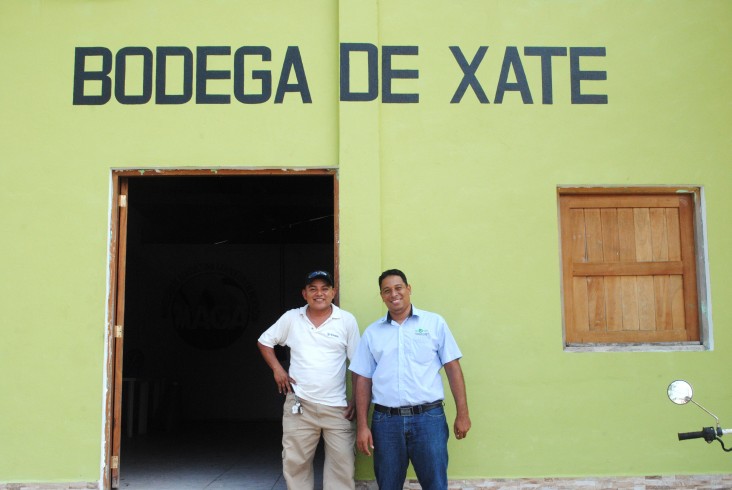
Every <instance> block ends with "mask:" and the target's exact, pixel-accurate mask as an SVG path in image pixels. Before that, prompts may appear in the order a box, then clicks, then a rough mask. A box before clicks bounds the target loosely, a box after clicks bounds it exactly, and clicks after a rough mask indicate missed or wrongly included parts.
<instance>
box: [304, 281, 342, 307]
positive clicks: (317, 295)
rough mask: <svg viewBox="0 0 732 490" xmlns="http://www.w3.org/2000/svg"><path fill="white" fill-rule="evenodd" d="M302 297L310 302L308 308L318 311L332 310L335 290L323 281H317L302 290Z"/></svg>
mask: <svg viewBox="0 0 732 490" xmlns="http://www.w3.org/2000/svg"><path fill="white" fill-rule="evenodd" d="M302 297H303V298H305V301H307V302H308V306H309V307H310V308H312V309H313V310H316V311H324V310H326V309H329V308H330V305H331V304H332V303H333V298H335V288H333V286H331V285H330V284H328V283H327V282H325V281H324V280H322V279H316V280H314V281H313V282H311V283H310V284H308V285H307V286H305V289H303V290H302Z"/></svg>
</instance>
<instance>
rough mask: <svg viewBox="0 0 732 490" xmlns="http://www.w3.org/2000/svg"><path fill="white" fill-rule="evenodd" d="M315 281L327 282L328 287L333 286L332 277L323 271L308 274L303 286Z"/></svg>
mask: <svg viewBox="0 0 732 490" xmlns="http://www.w3.org/2000/svg"><path fill="white" fill-rule="evenodd" d="M316 279H322V280H323V281H325V282H327V283H328V284H329V285H331V286H333V277H332V276H331V275H330V273H328V272H325V271H313V272H311V273H310V274H308V275H307V277H306V278H305V285H308V284H310V283H311V282H313V281H314V280H316Z"/></svg>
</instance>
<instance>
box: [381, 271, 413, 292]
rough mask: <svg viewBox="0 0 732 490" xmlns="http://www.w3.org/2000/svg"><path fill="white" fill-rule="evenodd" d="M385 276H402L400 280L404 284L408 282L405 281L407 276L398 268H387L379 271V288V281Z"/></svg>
mask: <svg viewBox="0 0 732 490" xmlns="http://www.w3.org/2000/svg"><path fill="white" fill-rule="evenodd" d="M387 276H399V277H401V278H402V281H404V285H405V286H409V283H408V282H407V276H406V275H405V274H404V273H403V272H402V271H400V270H399V269H389V270H386V271H384V272H382V273H381V275H380V276H379V289H381V282H382V281H383V280H384V279H385V278H386V277H387Z"/></svg>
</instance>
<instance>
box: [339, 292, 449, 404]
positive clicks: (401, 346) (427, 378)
mask: <svg viewBox="0 0 732 490" xmlns="http://www.w3.org/2000/svg"><path fill="white" fill-rule="evenodd" d="M461 357H462V353H461V352H460V349H459V348H458V346H457V343H456V342H455V338H454V337H453V336H452V333H451V332H450V329H449V328H448V326H447V323H446V322H445V320H444V319H443V318H442V317H441V316H440V315H438V314H436V313H431V312H429V311H424V310H419V309H417V308H414V306H412V314H411V316H409V317H408V318H407V319H406V320H405V321H404V323H403V324H401V325H399V324H398V323H397V322H395V321H393V320H391V317H390V316H389V315H386V316H384V317H382V318H380V319H379V320H377V321H375V322H374V323H372V324H371V325H369V326H368V328H367V329H366V331H365V332H364V333H363V336H362V337H361V342H360V343H359V345H358V349H357V350H356V355H355V356H354V358H353V360H352V361H351V365H350V367H349V369H350V370H351V371H353V372H354V373H356V374H358V375H361V376H364V377H366V378H371V381H372V387H371V389H372V401H373V403H378V404H379V405H384V406H386V407H404V406H412V405H421V404H423V403H429V402H434V401H436V400H442V399H443V398H444V397H445V392H444V389H443V388H442V378H441V377H440V369H442V366H443V365H444V364H447V363H448V362H450V361H454V360H455V359H460V358H461Z"/></svg>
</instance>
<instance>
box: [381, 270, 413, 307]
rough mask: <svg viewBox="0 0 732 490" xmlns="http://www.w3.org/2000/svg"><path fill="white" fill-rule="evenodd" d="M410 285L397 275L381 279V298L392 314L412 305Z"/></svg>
mask: <svg viewBox="0 0 732 490" xmlns="http://www.w3.org/2000/svg"><path fill="white" fill-rule="evenodd" d="M411 298H412V286H408V285H406V284H404V281H403V280H402V278H401V277H399V276H386V277H385V278H384V279H383V280H382V281H381V299H382V301H383V302H384V304H385V305H386V307H387V309H388V310H389V313H391V314H392V316H394V315H397V314H399V313H402V312H404V311H406V310H409V308H411V307H412V299H411Z"/></svg>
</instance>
